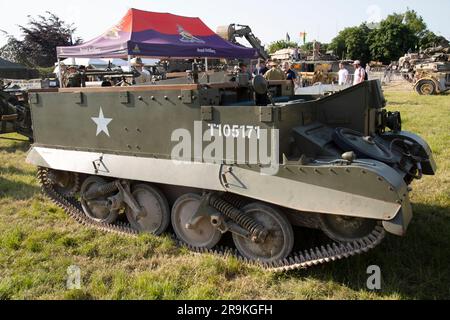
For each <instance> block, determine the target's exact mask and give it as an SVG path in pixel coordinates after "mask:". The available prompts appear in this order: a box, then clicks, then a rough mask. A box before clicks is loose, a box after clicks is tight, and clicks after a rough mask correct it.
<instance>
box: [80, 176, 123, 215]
mask: <svg viewBox="0 0 450 320" xmlns="http://www.w3.org/2000/svg"><path fill="white" fill-rule="evenodd" d="M105 184H107V182H106V181H105V180H104V179H102V178H100V177H97V176H92V177H89V178H87V179H86V180H85V181H84V183H83V185H82V186H81V201H80V202H81V206H82V207H83V211H84V213H85V214H86V216H88V217H89V218H90V219H92V220H94V221H96V222H99V223H113V222H114V221H116V219H117V217H118V215H119V210H112V209H110V207H109V202H108V199H107V197H99V198H96V199H89V200H87V199H85V197H84V195H86V194H89V193H90V192H93V191H95V190H98V188H99V187H101V186H103V185H105ZM108 196H109V195H108Z"/></svg>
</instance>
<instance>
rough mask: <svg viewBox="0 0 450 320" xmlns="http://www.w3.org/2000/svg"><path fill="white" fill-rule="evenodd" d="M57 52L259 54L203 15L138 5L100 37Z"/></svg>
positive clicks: (72, 54)
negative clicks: (214, 27) (216, 28)
mask: <svg viewBox="0 0 450 320" xmlns="http://www.w3.org/2000/svg"><path fill="white" fill-rule="evenodd" d="M57 52H58V57H60V58H69V57H80V58H81V57H91V58H127V57H128V56H142V57H154V58H161V57H167V58H193V57H199V58H200V57H202V58H236V59H254V58H258V54H257V52H256V50H255V49H251V48H246V47H243V46H239V45H235V44H232V43H230V42H228V41H226V40H224V39H222V38H221V37H220V36H218V35H217V34H216V33H214V32H213V31H212V30H211V29H209V28H208V27H207V26H206V25H205V24H204V23H203V22H202V21H201V20H200V19H199V18H188V17H182V16H177V15H173V14H169V13H156V12H147V11H141V10H137V9H130V10H129V11H128V12H127V14H126V16H125V17H124V18H123V19H122V20H121V21H120V22H119V24H117V25H116V26H114V27H113V28H111V29H110V30H108V31H107V32H105V33H104V34H103V35H101V36H100V37H97V38H95V39H93V40H91V41H88V42H86V43H84V44H81V45H79V46H72V47H58V48H57Z"/></svg>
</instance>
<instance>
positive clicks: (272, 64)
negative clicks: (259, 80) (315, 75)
mask: <svg viewBox="0 0 450 320" xmlns="http://www.w3.org/2000/svg"><path fill="white" fill-rule="evenodd" d="M353 67H354V68H355V72H354V74H353V75H350V72H349V70H348V69H347V68H346V66H345V64H344V63H340V64H339V72H338V84H339V85H357V84H359V83H361V82H364V81H366V80H368V71H369V70H368V68H369V67H367V68H364V67H363V66H362V64H361V61H359V60H355V61H354V62H353ZM238 70H239V72H242V73H247V74H248V75H249V77H250V79H251V78H253V77H254V76H256V75H261V76H263V77H264V78H266V79H267V80H291V81H292V82H293V83H294V84H295V85H299V84H300V83H301V76H300V75H298V74H297V73H296V72H295V71H294V70H292V68H291V64H290V63H289V62H284V63H283V64H282V67H281V68H280V66H279V63H278V61H277V60H269V61H267V62H266V61H265V60H262V59H259V60H258V64H257V65H256V68H255V70H254V71H253V74H252V73H250V72H249V71H248V67H247V65H246V64H244V63H240V64H239V68H238Z"/></svg>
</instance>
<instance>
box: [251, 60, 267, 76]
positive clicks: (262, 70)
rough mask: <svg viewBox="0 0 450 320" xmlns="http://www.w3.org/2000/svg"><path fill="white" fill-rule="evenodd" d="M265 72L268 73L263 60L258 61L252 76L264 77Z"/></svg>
mask: <svg viewBox="0 0 450 320" xmlns="http://www.w3.org/2000/svg"><path fill="white" fill-rule="evenodd" d="M267 71H269V69H268V68H267V67H266V61H264V60H263V59H259V60H258V66H257V67H256V69H255V71H254V72H253V74H254V75H255V76H258V75H261V76H264V75H265V74H266V72H267Z"/></svg>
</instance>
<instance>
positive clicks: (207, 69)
mask: <svg viewBox="0 0 450 320" xmlns="http://www.w3.org/2000/svg"><path fill="white" fill-rule="evenodd" d="M208 71H209V67H208V58H205V73H206V82H207V83H209V73H208Z"/></svg>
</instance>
